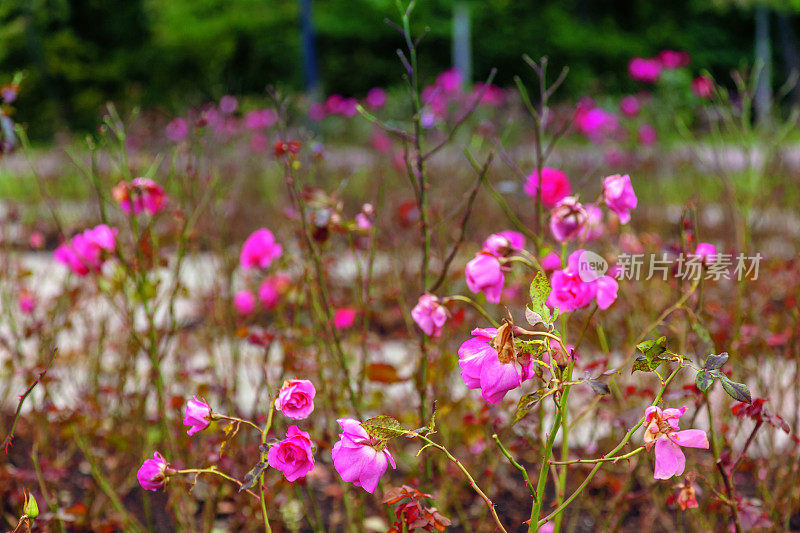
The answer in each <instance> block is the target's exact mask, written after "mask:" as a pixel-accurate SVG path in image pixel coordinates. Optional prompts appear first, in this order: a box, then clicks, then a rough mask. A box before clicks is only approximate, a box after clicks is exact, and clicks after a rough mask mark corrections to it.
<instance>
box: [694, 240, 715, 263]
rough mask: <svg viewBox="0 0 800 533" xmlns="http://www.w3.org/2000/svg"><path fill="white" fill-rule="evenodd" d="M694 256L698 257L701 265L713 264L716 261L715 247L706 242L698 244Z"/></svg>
mask: <svg viewBox="0 0 800 533" xmlns="http://www.w3.org/2000/svg"><path fill="white" fill-rule="evenodd" d="M694 255H696V256H698V257H699V258H700V261H702V262H703V264H706V265H710V264H713V263H714V262H715V261H716V260H717V247H716V246H714V245H713V244H709V243H707V242H701V243H698V244H697V249H696V250H695V251H694Z"/></svg>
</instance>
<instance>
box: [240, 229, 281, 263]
mask: <svg viewBox="0 0 800 533" xmlns="http://www.w3.org/2000/svg"><path fill="white" fill-rule="evenodd" d="M282 253H283V248H282V247H281V245H280V244H278V243H276V242H275V236H274V235H273V234H272V232H271V231H270V230H268V229H267V228H261V229H259V230H256V231H254V232H253V233H252V234H251V235H250V236H249V237H248V238H247V240H246V241H244V244H243V245H242V253H241V256H240V257H239V264H240V265H241V266H242V268H243V269H249V268H254V267H260V268H267V267H268V266H269V265H271V264H272V260H273V259H276V258H278V257H280V255H281V254H282Z"/></svg>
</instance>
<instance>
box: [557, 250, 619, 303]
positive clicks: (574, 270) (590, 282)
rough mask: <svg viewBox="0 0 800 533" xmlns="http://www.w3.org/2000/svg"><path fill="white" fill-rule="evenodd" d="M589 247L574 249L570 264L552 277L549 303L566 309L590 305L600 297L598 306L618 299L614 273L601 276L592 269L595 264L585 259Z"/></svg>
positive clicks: (568, 261)
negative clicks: (586, 249) (612, 275)
mask: <svg viewBox="0 0 800 533" xmlns="http://www.w3.org/2000/svg"><path fill="white" fill-rule="evenodd" d="M584 253H585V250H576V251H574V252H572V253H571V254H570V256H569V258H568V259H567V268H565V269H563V270H556V271H555V272H553V275H552V276H551V278H550V285H551V286H552V290H551V291H550V295H549V296H548V297H547V306H548V307H550V308H551V309H555V308H559V309H561V312H562V313H566V312H569V311H574V310H575V309H580V308H582V307H586V306H587V305H589V303H590V302H591V301H592V299H595V298H596V299H597V307H599V308H600V309H608V307H610V306H611V304H613V303H614V302H615V301H616V299H617V290H618V289H619V285H618V283H617V281H616V280H615V279H614V278H612V277H611V276H601V275H599V274H598V273H596V272H594V271H591V270H589V269H590V268H591V265H590V264H589V263H587V262H586V261H585V260H584V259H583V254H584Z"/></svg>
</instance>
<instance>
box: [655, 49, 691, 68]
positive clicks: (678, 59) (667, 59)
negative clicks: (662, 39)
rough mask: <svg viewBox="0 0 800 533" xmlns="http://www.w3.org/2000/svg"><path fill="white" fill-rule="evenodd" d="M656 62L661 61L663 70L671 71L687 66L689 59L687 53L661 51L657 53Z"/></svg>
mask: <svg viewBox="0 0 800 533" xmlns="http://www.w3.org/2000/svg"><path fill="white" fill-rule="evenodd" d="M658 60H659V61H661V64H662V65H663V66H664V68H665V69H668V70H673V69H676V68H682V67H686V66H688V65H689V61H690V58H689V53H688V52H685V51H683V50H681V51H680V52H677V51H675V50H661V51H660V52H659V53H658Z"/></svg>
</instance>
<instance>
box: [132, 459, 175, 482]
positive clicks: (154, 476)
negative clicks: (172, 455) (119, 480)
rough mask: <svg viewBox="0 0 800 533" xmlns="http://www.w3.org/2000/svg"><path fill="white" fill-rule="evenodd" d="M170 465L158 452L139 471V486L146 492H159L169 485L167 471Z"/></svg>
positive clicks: (137, 476) (137, 477) (137, 474)
mask: <svg viewBox="0 0 800 533" xmlns="http://www.w3.org/2000/svg"><path fill="white" fill-rule="evenodd" d="M168 467H169V465H168V464H167V460H166V459H164V457H163V456H162V455H161V454H160V453H158V452H156V453H154V454H153V458H152V459H147V460H145V462H144V463H142V466H141V467H140V468H139V471H138V472H137V473H136V479H137V480H139V485H141V486H142V488H143V489H145V490H153V491H155V490H158V489H160V488H162V487H163V486H164V485H166V484H167V469H168Z"/></svg>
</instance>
